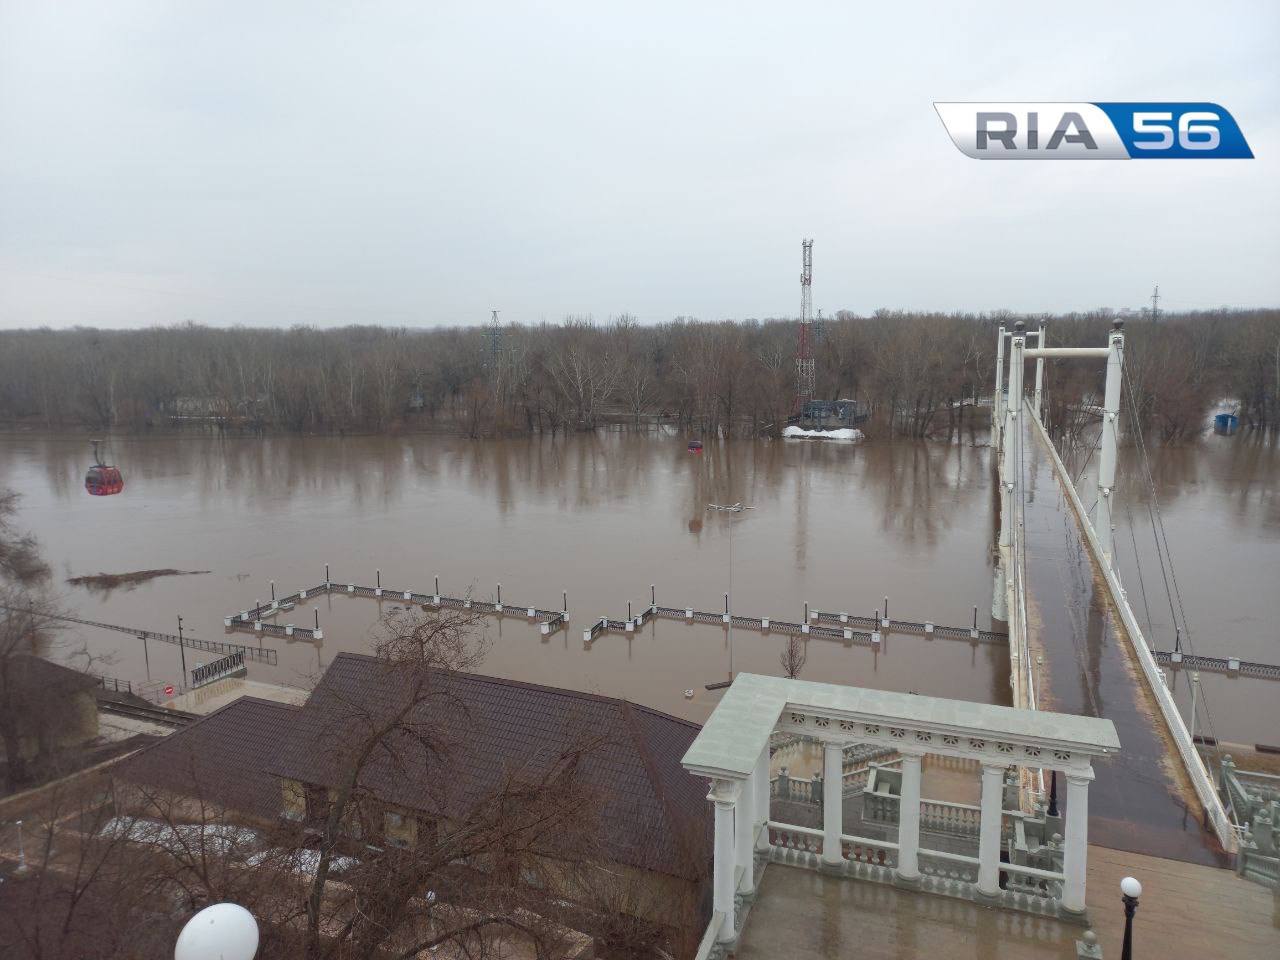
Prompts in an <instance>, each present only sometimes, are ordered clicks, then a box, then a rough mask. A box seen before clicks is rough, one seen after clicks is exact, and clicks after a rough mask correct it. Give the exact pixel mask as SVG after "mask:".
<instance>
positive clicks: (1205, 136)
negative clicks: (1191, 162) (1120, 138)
mask: <svg viewBox="0 0 1280 960" xmlns="http://www.w3.org/2000/svg"><path fill="white" fill-rule="evenodd" d="M1172 119H1173V114H1172V113H1164V112H1153V113H1135V114H1134V115H1133V132H1134V133H1151V134H1155V135H1156V136H1158V137H1159V139H1158V140H1134V141H1133V145H1134V146H1135V147H1137V148H1138V149H1139V150H1168V149H1169V148H1170V147H1171V146H1173V128H1172V127H1171V126H1169V123H1168V122H1169V121H1171V120H1172ZM1220 119H1221V117H1219V116H1218V115H1217V114H1216V113H1211V112H1208V111H1203V112H1199V111H1195V110H1192V111H1190V112H1188V113H1184V114H1182V115H1181V116H1179V117H1178V146H1180V147H1181V148H1182V149H1183V150H1213V149H1214V148H1215V147H1217V146H1218V143H1219V141H1220V140H1221V139H1222V137H1221V134H1219V133H1218V128H1217V127H1215V126H1213V124H1214V123H1216V122H1217V121H1218V120H1220ZM1161 121H1163V122H1161Z"/></svg>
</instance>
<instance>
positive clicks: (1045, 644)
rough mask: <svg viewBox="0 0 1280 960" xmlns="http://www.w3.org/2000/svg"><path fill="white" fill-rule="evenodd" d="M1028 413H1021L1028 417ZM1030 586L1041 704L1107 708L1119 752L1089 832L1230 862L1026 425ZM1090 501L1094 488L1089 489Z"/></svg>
mask: <svg viewBox="0 0 1280 960" xmlns="http://www.w3.org/2000/svg"><path fill="white" fill-rule="evenodd" d="M1024 419H1025V418H1024ZM1024 430H1025V435H1024V438H1023V446H1024V450H1025V458H1026V471H1027V473H1026V478H1025V484H1026V486H1025V490H1026V512H1025V543H1026V558H1027V559H1026V585H1027V602H1028V633H1029V637H1030V644H1031V649H1032V652H1033V653H1034V654H1036V655H1039V656H1043V657H1044V667H1043V669H1042V670H1041V672H1040V678H1039V680H1038V685H1039V687H1040V707H1041V708H1042V709H1048V710H1059V711H1062V712H1065V713H1076V714H1081V715H1084V716H1095V717H1106V718H1107V719H1108V720H1110V721H1112V722H1113V723H1114V724H1115V725H1116V731H1117V733H1118V734H1119V736H1120V753H1119V754H1118V755H1117V756H1115V757H1114V758H1109V759H1107V760H1102V761H1095V762H1094V769H1095V771H1096V773H1097V779H1096V780H1095V781H1094V783H1093V785H1092V787H1091V788H1090V790H1089V840H1090V842H1092V843H1097V844H1101V845H1103V846H1108V847H1112V848H1115V849H1120V850H1131V851H1134V852H1137V853H1144V854H1149V855H1151V856H1157V857H1166V858H1173V859H1179V860H1187V861H1191V862H1195V863H1204V864H1213V865H1225V864H1226V862H1227V860H1226V856H1225V854H1224V853H1223V851H1222V849H1221V847H1220V845H1219V844H1218V842H1217V839H1216V837H1214V836H1213V834H1212V832H1211V831H1208V830H1204V829H1202V827H1201V820H1202V816H1203V810H1202V807H1201V804H1200V801H1199V799H1198V798H1197V797H1196V794H1195V791H1194V789H1193V788H1192V786H1191V783H1190V780H1189V779H1188V777H1187V774H1186V771H1185V769H1184V768H1183V766H1182V763H1181V761H1180V759H1179V757H1178V753H1177V749H1176V748H1175V746H1174V745H1173V742H1172V740H1171V739H1170V737H1169V735H1168V733H1167V732H1166V730H1165V726H1164V720H1163V718H1162V717H1161V715H1160V712H1159V708H1158V707H1157V706H1156V704H1155V702H1154V700H1153V699H1152V697H1151V694H1150V692H1149V691H1148V690H1147V688H1146V682H1145V680H1144V679H1143V677H1142V674H1141V671H1140V668H1139V666H1138V664H1137V663H1136V662H1135V661H1134V659H1133V654H1132V652H1131V650H1130V649H1129V639H1128V637H1127V636H1126V635H1125V634H1124V627H1123V625H1122V623H1121V622H1120V618H1119V616H1118V615H1117V613H1116V612H1115V610H1114V609H1112V607H1111V604H1110V603H1109V601H1108V599H1107V591H1106V586H1105V584H1104V583H1103V581H1102V579H1101V576H1100V575H1099V573H1098V572H1097V571H1096V570H1095V568H1094V565H1093V560H1092V557H1091V555H1090V553H1089V547H1088V544H1087V543H1086V542H1085V540H1084V537H1083V535H1082V533H1081V531H1080V528H1079V526H1078V524H1077V520H1076V516H1075V512H1074V510H1073V509H1072V507H1071V504H1070V503H1069V502H1068V500H1067V498H1066V495H1065V494H1064V492H1063V491H1062V489H1061V488H1060V487H1059V486H1058V481H1057V477H1056V475H1055V473H1054V469H1053V464H1052V462H1051V461H1050V459H1049V455H1048V451H1047V450H1046V449H1045V448H1044V447H1043V446H1042V445H1041V441H1040V440H1039V438H1038V435H1037V433H1036V431H1035V430H1034V429H1033V428H1032V427H1031V426H1030V425H1024ZM1083 500H1084V503H1085V506H1086V508H1088V507H1091V506H1092V504H1093V497H1092V496H1088V495H1086V496H1084V497H1083Z"/></svg>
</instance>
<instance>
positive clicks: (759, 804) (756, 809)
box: [751, 743, 769, 850]
mask: <svg viewBox="0 0 1280 960" xmlns="http://www.w3.org/2000/svg"><path fill="white" fill-rule="evenodd" d="M751 812H752V813H754V814H755V817H754V818H753V819H754V820H755V822H756V824H757V825H758V827H759V832H758V834H757V839H756V849H757V850H768V849H769V826H768V824H769V745H768V744H767V743H766V744H765V746H764V751H763V752H762V753H761V754H760V759H759V760H757V761H756V802H755V803H754V804H753V805H752V808H751Z"/></svg>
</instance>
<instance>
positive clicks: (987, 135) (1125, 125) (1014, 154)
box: [934, 103, 1253, 160]
mask: <svg viewBox="0 0 1280 960" xmlns="http://www.w3.org/2000/svg"><path fill="white" fill-rule="evenodd" d="M934 108H935V109H936V110H937V111H938V116H940V117H941V118H942V123H943V125H944V126H945V127H946V128H947V133H949V134H950V135H951V139H952V140H953V141H955V145H956V146H957V147H959V148H960V150H961V151H962V152H963V153H964V154H965V155H966V156H970V157H973V158H974V159H975V160H1154V159H1161V160H1164V159H1190V158H1199V159H1215V160H1224V159H1236V160H1251V159H1253V151H1251V150H1250V149H1249V144H1248V143H1247V142H1246V141H1245V139H1244V134H1243V133H1241V132H1240V127H1239V125H1238V124H1237V123H1236V121H1235V118H1234V117H1232V116H1231V114H1230V113H1229V112H1228V111H1227V110H1225V109H1223V108H1222V107H1220V106H1218V104H1216V103H934Z"/></svg>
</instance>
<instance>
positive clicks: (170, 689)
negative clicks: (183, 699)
mask: <svg viewBox="0 0 1280 960" xmlns="http://www.w3.org/2000/svg"><path fill="white" fill-rule="evenodd" d="M164 695H165V696H166V697H172V696H173V684H172V683H171V684H169V685H168V686H167V687H165V688H164Z"/></svg>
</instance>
